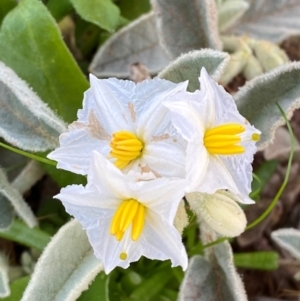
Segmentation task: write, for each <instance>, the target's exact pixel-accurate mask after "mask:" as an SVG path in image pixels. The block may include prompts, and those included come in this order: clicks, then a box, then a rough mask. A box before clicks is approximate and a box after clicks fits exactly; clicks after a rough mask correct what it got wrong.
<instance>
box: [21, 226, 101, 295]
mask: <svg viewBox="0 0 300 301" xmlns="http://www.w3.org/2000/svg"><path fill="white" fill-rule="evenodd" d="M54 263H55V264H54ZM102 269H103V265H102V263H101V261H99V260H98V259H96V257H95V256H94V254H93V250H92V247H91V245H90V243H89V241H88V238H87V235H86V232H85V231H83V230H82V227H81V225H80V224H79V223H78V222H77V221H75V220H72V221H71V222H69V223H67V224H66V225H65V226H63V227H62V228H61V229H60V230H59V231H58V233H57V234H56V235H55V236H54V237H53V239H52V240H51V242H50V243H49V244H48V246H47V247H46V249H45V250H44V252H43V254H42V255H41V257H40V259H39V261H38V263H37V265H36V267H35V270H34V273H33V275H32V277H31V280H30V283H29V285H28V287H27V288H26V290H25V292H24V295H23V298H22V299H21V301H32V300H43V301H53V300H55V301H73V300H76V299H77V298H78V297H79V296H80V294H81V293H82V291H84V290H86V289H87V288H88V286H89V284H90V282H91V281H92V280H93V279H94V278H95V276H96V275H97V274H98V273H99V272H100V271H101V270H102ZM49 284H51V285H49Z"/></svg>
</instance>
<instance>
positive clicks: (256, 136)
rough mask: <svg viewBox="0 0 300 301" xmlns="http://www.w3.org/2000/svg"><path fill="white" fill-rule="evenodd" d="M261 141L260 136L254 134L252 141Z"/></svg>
mask: <svg viewBox="0 0 300 301" xmlns="http://www.w3.org/2000/svg"><path fill="white" fill-rule="evenodd" d="M259 139H260V134H256V133H255V134H252V140H253V141H259Z"/></svg>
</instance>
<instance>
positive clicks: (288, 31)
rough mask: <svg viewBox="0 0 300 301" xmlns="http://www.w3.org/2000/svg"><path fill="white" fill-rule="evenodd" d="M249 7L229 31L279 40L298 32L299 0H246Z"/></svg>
mask: <svg viewBox="0 0 300 301" xmlns="http://www.w3.org/2000/svg"><path fill="white" fill-rule="evenodd" d="M248 2H249V4H250V8H249V9H248V10H247V12H246V13H245V14H244V16H243V17H242V18H241V19H240V20H239V22H238V23H237V24H236V25H235V26H234V27H232V28H231V29H230V31H229V33H233V34H237V35H249V36H250V37H253V38H257V39H265V40H268V41H272V42H276V43H278V42H281V41H282V40H284V39H285V38H287V37H289V36H290V35H296V34H299V33H300V18H299V15H300V1H299V0H248Z"/></svg>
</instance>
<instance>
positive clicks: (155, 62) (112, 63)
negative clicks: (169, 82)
mask: <svg viewBox="0 0 300 301" xmlns="http://www.w3.org/2000/svg"><path fill="white" fill-rule="evenodd" d="M136 62H139V63H142V64H143V65H145V66H146V67H147V68H148V70H149V72H150V73H151V74H156V73H158V72H159V71H160V70H161V69H162V68H164V67H165V66H166V65H167V64H168V63H169V59H168V58H167V55H166V53H165V52H164V51H163V50H162V48H161V46H160V44H159V40H158V35H157V32H156V28H155V17H154V14H153V13H149V14H147V15H144V16H142V17H140V18H139V19H137V20H136V21H134V22H132V23H130V24H129V25H128V26H126V27H124V28H122V29H121V30H120V31H119V32H117V33H116V34H114V35H113V36H112V37H111V38H110V39H108V40H107V41H106V42H105V44H103V46H101V47H100V48H99V50H98V52H97V53H96V55H95V57H94V58H93V61H92V63H91V65H90V67H89V69H90V71H91V72H92V73H93V74H95V75H96V76H98V77H112V76H116V77H123V78H124V77H129V75H130V73H129V71H130V69H129V67H130V65H131V64H134V63H136Z"/></svg>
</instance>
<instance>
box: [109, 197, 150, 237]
mask: <svg viewBox="0 0 300 301" xmlns="http://www.w3.org/2000/svg"><path fill="white" fill-rule="evenodd" d="M145 214H146V208H145V206H144V205H142V204H141V203H140V202H138V201H137V200H135V199H129V200H125V201H123V202H122V203H121V204H120V206H119V208H118V209H117V211H116V213H115V215H114V217H113V219H112V222H111V225H110V234H111V235H114V236H115V237H116V239H117V240H118V241H121V240H122V238H123V236H124V233H125V231H126V230H127V229H128V227H129V226H130V224H132V229H131V239H132V240H134V241H135V240H137V239H138V238H139V237H140V235H141V234H142V232H143V228H144V224H145Z"/></svg>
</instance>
